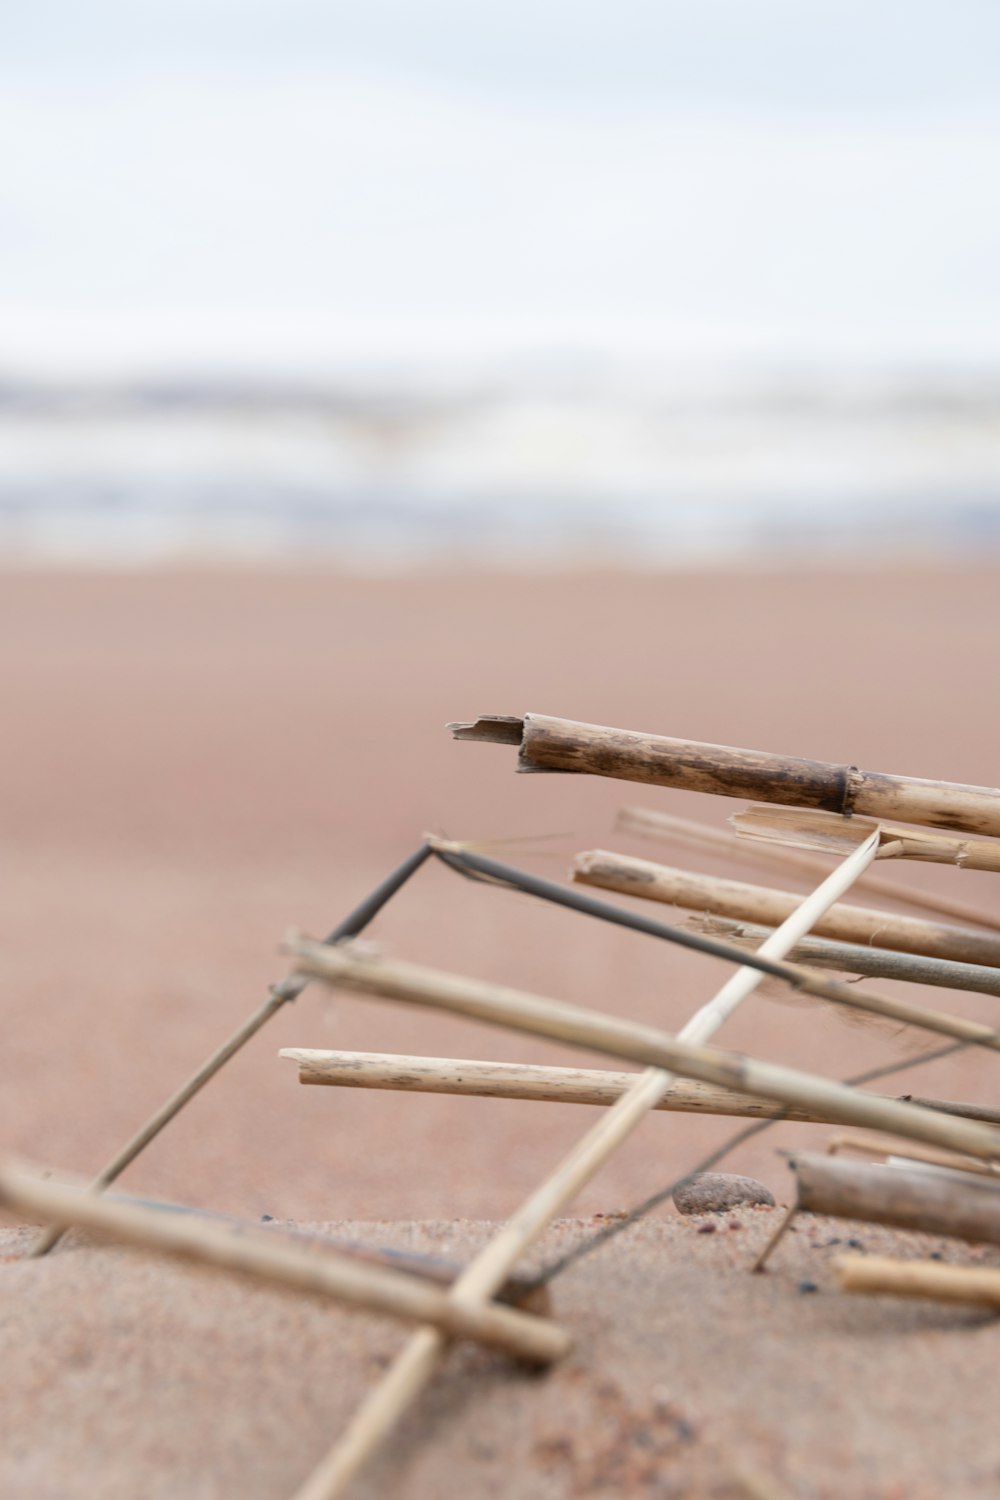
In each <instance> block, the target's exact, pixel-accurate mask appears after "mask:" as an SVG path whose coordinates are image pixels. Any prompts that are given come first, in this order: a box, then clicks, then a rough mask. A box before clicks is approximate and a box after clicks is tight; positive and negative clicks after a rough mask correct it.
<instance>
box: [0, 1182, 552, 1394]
mask: <svg viewBox="0 0 1000 1500" xmlns="http://www.w3.org/2000/svg"><path fill="white" fill-rule="evenodd" d="M0 1205H2V1206H3V1207H4V1208H5V1209H7V1210H13V1211H14V1212H16V1213H19V1214H32V1215H37V1216H38V1217H40V1218H42V1219H44V1220H47V1221H49V1222H51V1223H54V1224H61V1225H63V1224H79V1225H82V1226H84V1227H85V1228H87V1229H90V1230H92V1231H94V1232H96V1233H97V1234H100V1235H102V1236H104V1237H107V1238H110V1239H113V1240H117V1241H121V1242H123V1243H125V1244H128V1245H136V1246H139V1247H141V1248H143V1249H148V1250H155V1251H159V1252H162V1253H163V1254H165V1255H170V1256H174V1257H175V1258H177V1259H180V1260H187V1261H194V1262H196V1263H198V1264H200V1265H207V1266H213V1267H217V1268H219V1269H221V1270H226V1271H234V1272H237V1273H239V1274H241V1275H246V1276H252V1277H254V1278H255V1279H257V1280H260V1281H266V1282H270V1283H272V1284H274V1285H276V1286H282V1287H289V1288H292V1289H293V1290H295V1291H298V1292H309V1293H312V1294H319V1295H322V1296H324V1297H332V1298H335V1299H336V1300H337V1301H338V1302H342V1303H344V1304H345V1305H346V1306H348V1307H351V1308H357V1309H359V1310H361V1311H365V1312H372V1313H380V1314H384V1315H386V1316H389V1317H393V1318H401V1319H403V1320H405V1321H407V1322H418V1323H433V1324H434V1325H435V1326H436V1327H438V1328H441V1329H442V1330H444V1331H445V1332H446V1333H447V1334H448V1336H449V1337H454V1338H471V1339H475V1340H477V1341H478V1342H480V1343H484V1344H489V1345H490V1346H491V1347H492V1348H496V1349H502V1350H503V1351H504V1352H505V1353H507V1354H513V1355H515V1356H516V1357H517V1358H519V1359H524V1360H528V1361H530V1362H531V1363H533V1364H539V1363H541V1364H550V1363H551V1362H552V1361H553V1360H556V1359H561V1358H562V1357H563V1355H564V1354H566V1353H567V1352H568V1350H569V1348H570V1343H571V1341H570V1338H569V1335H568V1334H567V1333H566V1332H565V1331H564V1330H563V1329H562V1328H559V1327H558V1326H557V1325H556V1324H554V1323H551V1322H549V1321H547V1320H545V1319H542V1318H538V1317H535V1316H534V1315H533V1314H531V1313H525V1312H518V1311H516V1310H515V1309H513V1308H510V1307H500V1306H496V1305H487V1304H485V1303H480V1304H478V1305H476V1306H470V1305H467V1304H463V1303H459V1302H456V1301H454V1300H453V1299H452V1298H451V1297H450V1296H449V1294H448V1292H447V1291H444V1290H442V1289H441V1288H439V1287H435V1286H431V1285H429V1284H428V1282H427V1281H426V1280H424V1279H423V1278H420V1277H417V1276H412V1275H407V1274H406V1273H405V1272H403V1271H394V1270H390V1269H388V1268H387V1267H384V1266H375V1265H366V1264H364V1263H361V1262H359V1261H358V1260H357V1259H356V1258H355V1257H351V1256H345V1255H341V1254H339V1253H338V1252H337V1251H336V1249H334V1248H333V1246H330V1247H324V1248H323V1250H322V1252H320V1251H319V1250H318V1249H314V1248H311V1247H310V1248H306V1247H304V1246H302V1245H299V1244H296V1243H295V1242H294V1241H291V1240H281V1239H279V1238H278V1236H277V1235H275V1234H274V1233H273V1232H271V1231H269V1230H255V1229H246V1230H244V1231H242V1232H240V1233H234V1232H233V1230H232V1229H230V1228H227V1227H223V1226H221V1225H216V1224H208V1223H206V1222H205V1221H204V1220H201V1219H188V1218H184V1217H182V1216H180V1215H173V1214H162V1213H158V1212H157V1211H156V1210H155V1209H148V1208H138V1207H136V1206H134V1205H132V1204H126V1203H120V1202H116V1201H114V1200H109V1199H107V1198H97V1197H95V1196H94V1195H93V1193H91V1192H90V1191H89V1190H88V1189H87V1187H86V1186H80V1187H72V1186H68V1185H66V1184H64V1183H58V1182H53V1181H47V1180H45V1179H44V1178H43V1177H42V1176H40V1175H39V1174H38V1173H37V1172H35V1171H28V1170H26V1169H25V1168H23V1167H19V1166H13V1165H11V1164H9V1163H7V1164H5V1165H3V1166H2V1167H0Z"/></svg>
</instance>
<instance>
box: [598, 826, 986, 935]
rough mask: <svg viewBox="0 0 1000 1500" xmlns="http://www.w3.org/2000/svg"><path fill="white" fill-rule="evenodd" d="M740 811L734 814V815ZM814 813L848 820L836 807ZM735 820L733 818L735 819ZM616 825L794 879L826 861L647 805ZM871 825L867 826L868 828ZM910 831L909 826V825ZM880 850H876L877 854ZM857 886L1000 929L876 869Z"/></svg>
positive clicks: (816, 872)
mask: <svg viewBox="0 0 1000 1500" xmlns="http://www.w3.org/2000/svg"><path fill="white" fill-rule="evenodd" d="M739 816H740V814H736V817H739ZM817 816H823V817H829V818H831V819H836V821H837V822H848V821H849V820H846V819H841V818H840V817H839V816H838V815H837V814H835V813H826V814H818V815H817ZM734 821H735V820H734ZM615 827H616V828H618V829H620V830H621V831H622V832H625V833H635V834H639V835H640V836H641V837H642V838H648V839H653V840H656V841H657V842H659V843H661V844H681V845H684V846H686V847H687V848H689V849H701V850H706V849H707V850H709V851H710V852H711V853H714V854H718V855H720V856H721V857H723V858H725V859H736V860H740V861H741V862H742V863H744V864H749V865H756V866H757V867H758V868H763V869H770V870H777V871H779V873H785V872H793V873H794V874H795V875H796V876H797V877H798V878H799V879H801V880H805V881H808V882H809V884H810V885H811V884H813V883H814V882H815V881H817V880H822V878H823V875H824V873H825V872H826V870H827V868H828V866H827V865H826V864H825V863H824V861H823V860H822V859H817V858H815V856H813V855H810V854H803V853H800V852H799V850H798V849H797V848H796V849H790V848H789V847H788V845H787V844H769V843H762V842H761V841H760V840H757V839H748V838H740V837H738V836H737V835H736V834H735V833H733V832H732V831H731V830H730V829H728V828H726V829H723V828H713V827H711V826H710V825H709V824H707V823H694V822H692V821H691V820H690V819H689V818H678V817H675V816H674V815H673V814H672V813H665V812H660V811H659V810H658V809H653V808H650V807H623V808H622V809H621V811H620V812H619V814H618V818H617V821H616V823H615ZM868 831H870V827H869V830H868ZM910 831H911V832H912V829H911V830H910ZM883 853H884V851H883V850H880V851H879V857H880V858H881V857H882V855H883ZM856 886H857V889H858V890H865V891H868V892H870V893H871V894H872V895H873V896H881V897H882V898H883V899H884V900H886V901H895V902H898V903H901V904H904V905H906V906H916V907H918V908H919V909H920V910H921V911H932V912H935V913H936V914H937V915H938V916H941V917H949V918H951V919H952V920H954V921H956V922H966V923H968V924H969V925H970V926H976V927H991V928H993V929H994V930H1000V916H998V915H995V914H994V913H993V912H988V911H982V910H979V909H977V908H975V907H972V906H967V905H966V903H965V902H964V901H953V900H952V899H951V898H950V897H948V896H940V895H938V894H936V893H933V894H932V893H931V892H930V891H918V890H911V889H910V887H909V886H906V885H903V884H902V883H901V882H900V881H897V880H886V879H884V878H883V877H882V876H881V875H873V874H871V873H870V872H866V873H865V874H864V875H862V876H861V878H860V879H859V880H858V881H856Z"/></svg>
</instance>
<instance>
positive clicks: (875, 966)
mask: <svg viewBox="0 0 1000 1500" xmlns="http://www.w3.org/2000/svg"><path fill="white" fill-rule="evenodd" d="M690 925H691V926H692V927H693V929H694V931H695V932H706V933H709V934H710V935H711V936H713V937H721V938H725V939H726V941H727V942H730V943H735V944H736V945H737V946H738V947H741V948H742V947H746V949H747V951H748V952H750V951H753V950H754V949H756V948H758V947H759V946H760V944H761V942H762V940H763V939H764V938H765V937H766V936H767V934H768V933H769V932H770V931H771V930H772V929H771V928H770V927H762V926H761V925H760V924H759V923H757V922H737V921H734V920H733V919H732V918H729V917H715V916H707V915H704V916H702V915H699V916H696V917H693V918H691V920H690ZM788 956H789V958H790V959H791V960H792V962H793V963H800V964H806V965H808V966H811V967H813V968H817V969H834V970H836V971H837V972H838V973H841V974H861V975H864V976H865V977H866V978H868V979H898V980H902V981H904V982H906V983H907V984H928V985H932V986H934V987H935V988H937V989H946V990H968V991H969V992H970V993H973V994H977V995H994V996H998V997H1000V968H988V967H987V966H986V965H985V964H964V963H956V962H955V961H954V960H952V959H946V958H928V957H927V955H926V954H923V953H901V952H900V951H899V950H898V949H893V948H872V947H869V946H867V945H865V944H864V943H842V942H838V941H837V940H836V939H835V938H821V937H811V936H810V937H805V938H802V939H801V941H800V942H798V943H796V945H795V947H794V948H793V949H792V951H791V953H790V954H789V955H788Z"/></svg>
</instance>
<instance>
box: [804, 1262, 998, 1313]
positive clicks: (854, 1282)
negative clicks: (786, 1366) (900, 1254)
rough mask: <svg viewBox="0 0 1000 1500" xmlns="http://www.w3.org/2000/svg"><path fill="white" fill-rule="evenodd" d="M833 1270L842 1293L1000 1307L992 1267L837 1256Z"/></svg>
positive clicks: (996, 1277)
mask: <svg viewBox="0 0 1000 1500" xmlns="http://www.w3.org/2000/svg"><path fill="white" fill-rule="evenodd" d="M833 1269H834V1272H835V1273H836V1276H837V1281H838V1283H839V1285H840V1288H841V1290H842V1291H845V1292H867V1293H869V1294H870V1295H875V1296H893V1297H928V1298H933V1299H935V1300H936V1301H938V1302H964V1303H973V1304H978V1305H980V1306H983V1307H1000V1271H996V1270H994V1269H993V1268H992V1267H985V1266H946V1265H939V1264H938V1262H937V1261H933V1260H893V1259H891V1258H890V1257H888V1256H884V1255H838V1256H837V1257H836V1259H835V1260H834V1261H833Z"/></svg>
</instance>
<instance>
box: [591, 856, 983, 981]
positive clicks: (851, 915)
mask: <svg viewBox="0 0 1000 1500" xmlns="http://www.w3.org/2000/svg"><path fill="white" fill-rule="evenodd" d="M572 877H573V880H574V881H576V882H577V883H579V884H580V885H590V886H597V887H599V888H600V889H601V890H605V891H617V892H618V893H619V895H623V896H641V897H643V898H644V899H645V900H648V901H661V902H663V903H665V904H666V905H668V906H683V907H687V908H688V909H689V910H694V911H708V912H711V913H712V914H713V915H717V916H722V917H729V918H733V919H735V920H736V921H740V922H744V921H745V922H760V923H762V924H763V925H764V926H765V927H775V926H777V924H778V923H779V922H782V921H784V920H785V918H786V917H787V916H788V914H789V913H790V912H791V911H792V910H794V908H795V904H796V902H797V900H798V897H796V896H794V895H792V894H791V893H790V892H787V891H777V890H771V889H770V888H768V887H766V886H758V885H747V884H746V883H745V882H744V881H741V880H719V879H717V878H716V877H715V876H712V875H694V874H692V873H691V872H690V871H687V870H676V869H673V868H671V867H670V866H669V865H659V864H655V863H653V862H652V861H651V860H648V859H634V858H632V856H630V855H626V854H612V853H610V852H609V851H607V850H606V849H590V850H587V851H586V852H585V853H583V854H578V855H577V857H576V860H575V861H574V864H573V870H572ZM814 931H815V932H816V934H817V936H820V937H830V938H837V939H838V940H839V941H841V942H847V943H872V944H874V945H875V946H876V947H879V948H896V949H899V950H900V951H901V952H903V953H922V954H926V955H928V956H929V957H931V958H946V959H951V960H955V961H957V962H959V963H971V964H987V965H989V966H991V967H994V968H996V967H1000V933H996V932H979V931H976V930H974V929H973V928H971V927H969V928H966V927H953V926H950V925H949V924H947V923H945V922H929V921H926V920H925V919H924V918H922V917H901V916H897V915H895V913H892V912H883V911H872V910H870V909H869V908H867V907H863V906H849V905H848V904H847V903H842V904H841V905H839V906H835V907H833V908H832V910H830V911H829V912H827V914H826V915H825V916H824V917H822V918H821V919H820V920H819V921H818V922H817V923H816V926H815V929H814Z"/></svg>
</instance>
